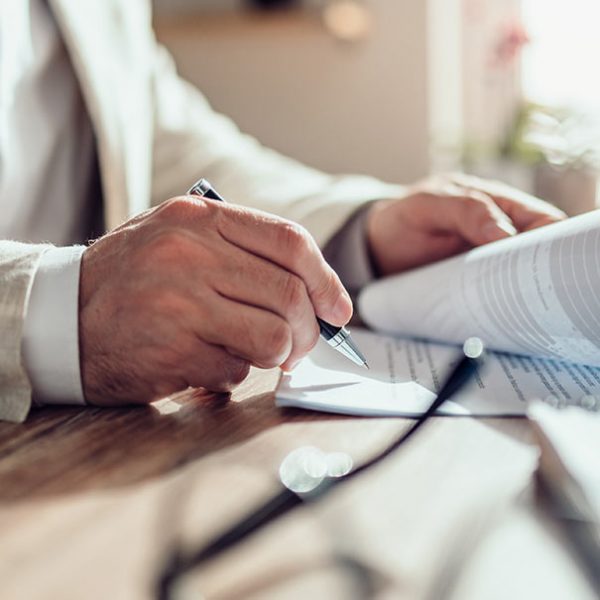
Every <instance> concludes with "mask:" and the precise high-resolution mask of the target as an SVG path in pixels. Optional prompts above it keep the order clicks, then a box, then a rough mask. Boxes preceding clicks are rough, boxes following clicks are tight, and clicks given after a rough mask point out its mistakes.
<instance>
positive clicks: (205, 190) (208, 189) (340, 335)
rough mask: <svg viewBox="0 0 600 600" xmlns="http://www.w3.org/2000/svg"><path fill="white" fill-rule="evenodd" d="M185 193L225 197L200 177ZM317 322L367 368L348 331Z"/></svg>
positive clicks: (337, 345)
mask: <svg viewBox="0 0 600 600" xmlns="http://www.w3.org/2000/svg"><path fill="white" fill-rule="evenodd" d="M187 193H188V195H190V196H200V197H202V198H208V199H210V200H217V201H218V202H225V199H224V198H223V197H221V196H220V195H219V194H218V193H217V191H216V190H215V189H214V188H213V186H212V185H211V184H210V183H209V182H208V181H206V179H200V180H199V181H197V182H196V183H195V184H194V185H193V186H192V187H191V188H190V189H189V190H188V192H187ZM317 323H318V324H319V330H320V332H321V337H322V338H323V339H324V340H325V341H326V342H327V343H328V344H329V345H330V346H331V347H332V348H334V349H335V350H337V351H338V352H339V353H340V354H343V355H344V356H345V357H346V358H349V359H350V360H351V361H352V362H354V363H356V364H357V365H360V366H361V367H366V368H367V369H368V368H369V365H368V364H367V361H366V359H365V357H364V356H363V354H362V352H361V351H360V350H359V349H358V346H357V345H356V344H355V343H354V341H353V340H352V338H351V337H350V332H349V331H348V330H347V329H346V328H345V327H335V326H334V325H330V324H329V323H327V321H323V319H319V317H317Z"/></svg>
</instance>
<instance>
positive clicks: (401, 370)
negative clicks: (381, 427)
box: [277, 211, 600, 416]
mask: <svg viewBox="0 0 600 600" xmlns="http://www.w3.org/2000/svg"><path fill="white" fill-rule="evenodd" d="M358 308H359V312H360V315H361V317H362V319H363V320H364V321H365V323H366V324H367V325H368V326H369V327H370V328H371V329H373V330H376V331H378V332H379V334H375V333H371V332H368V331H366V330H365V331H355V330H353V332H352V333H353V337H355V341H356V342H357V343H358V345H359V347H360V348H361V350H362V351H363V353H364V354H365V356H366V357H367V360H368V361H369V364H370V365H371V367H372V370H371V372H370V373H369V372H366V371H363V370H361V369H360V368H358V367H354V366H353V365H351V364H349V362H348V361H347V360H344V358H343V357H339V356H336V354H337V353H335V352H334V351H332V350H331V349H329V348H326V347H325V346H324V345H323V346H319V347H317V348H316V349H315V351H314V352H313V353H312V354H311V355H310V356H309V357H308V358H307V359H306V360H305V361H304V362H303V363H301V365H300V366H299V367H298V368H297V370H296V371H295V372H294V373H292V374H290V375H285V376H284V377H283V379H282V382H281V385H280V388H279V390H278V392H277V398H278V403H279V404H280V405H281V406H290V405H294V406H302V407H306V408H314V409H318V410H328V411H334V412H342V413H349V414H365V415H367V414H368V415H418V414H419V413H421V412H422V411H423V410H424V408H425V407H426V406H427V405H428V403H429V402H430V401H431V400H432V398H433V396H434V394H435V393H436V391H437V390H438V389H439V386H440V384H441V383H442V382H443V380H444V377H445V376H446V375H447V374H448V373H449V371H450V369H451V368H452V365H453V364H454V363H455V362H456V360H458V358H459V357H460V354H459V353H460V346H461V345H462V344H463V342H464V341H465V340H466V339H467V338H469V337H471V336H477V337H479V338H481V339H482V340H483V342H484V344H485V345H486V347H487V348H488V349H491V350H494V351H495V352H491V353H490V354H489V356H488V358H487V360H486V365H485V369H482V370H481V372H480V374H479V377H478V378H477V380H476V381H474V382H473V383H472V384H471V385H470V387H469V388H468V389H466V390H465V391H464V392H461V393H460V395H459V397H458V398H457V399H456V401H455V402H449V403H447V404H446V405H445V406H443V407H442V408H441V410H440V413H442V414H471V415H487V416H492V415H496V416H497V415H523V414H525V413H526V407H527V402H528V401H530V400H533V399H538V400H542V401H545V402H547V403H549V404H553V405H559V406H560V405H578V404H579V405H581V406H584V407H587V408H588V410H598V402H600V400H599V399H600V369H599V368H598V367H600V211H594V212H592V213H587V214H585V215H581V216H578V217H574V218H572V219H569V220H567V221H564V222H561V223H556V224H553V225H549V226H547V227H543V228H541V229H536V230H534V231H531V232H527V233H524V234H521V235H518V236H516V237H513V238H509V239H506V240H501V241H499V242H495V243H492V244H488V245H486V246H482V247H479V248H476V249H473V250H471V251H469V252H467V253H465V254H462V255H460V256H457V257H454V258H451V259H448V260H445V261H441V262H439V263H435V264H433V265H430V266H428V267H424V268H420V269H415V270H414V271H411V272H408V273H406V274H401V275H398V276H394V277H390V278H388V279H383V280H380V281H377V282H375V283H373V284H371V285H370V286H368V287H367V288H366V289H365V290H364V291H363V293H362V294H361V296H360V298H359V303H358ZM381 334H385V335H381Z"/></svg>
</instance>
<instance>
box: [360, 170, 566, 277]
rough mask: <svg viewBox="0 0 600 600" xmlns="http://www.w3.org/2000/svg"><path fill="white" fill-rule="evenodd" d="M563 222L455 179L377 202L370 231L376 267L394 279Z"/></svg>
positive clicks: (476, 182) (483, 184)
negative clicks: (412, 270)
mask: <svg viewBox="0 0 600 600" xmlns="http://www.w3.org/2000/svg"><path fill="white" fill-rule="evenodd" d="M564 218H565V214H564V213H563V212H562V211H560V210H559V209H557V208H555V207H554V206H552V205H550V204H548V203H547V202H544V201H543V200H540V199H538V198H535V197H533V196H530V195H529V194H526V193H524V192H520V191H518V190H516V189H514V188H511V187H510V186H508V185H505V184H502V183H499V182H492V181H484V180H482V179H479V178H477V177H471V176H467V175H454V176H443V177H436V178H432V179H428V180H426V181H424V182H422V183H419V184H417V185H415V186H414V187H413V188H411V189H410V190H409V192H408V194H407V195H406V196H405V197H404V198H400V199H397V200H386V201H380V202H376V203H375V204H374V205H373V207H372V208H371V211H370V214H369V216H368V225H367V227H368V239H369V244H370V250H371V254H372V257H373V260H374V262H375V266H376V268H377V269H378V270H379V273H380V274H381V275H390V274H392V273H399V272H401V271H405V270H407V269H412V268H414V267H418V266H421V265H425V264H428V263H430V262H434V261H436V260H440V259H442V258H446V257H449V256H452V255H454V254H458V253H459V252H463V251H465V250H468V249H469V248H472V247H474V246H479V245H481V244H485V243H488V242H493V241H496V240H500V239H502V238H505V237H509V236H511V235H515V234H516V233H519V232H522V231H528V230H530V229H535V228H536V227H541V226H542V225H548V224H549V223H554V222H556V221H560V220H561V219H564Z"/></svg>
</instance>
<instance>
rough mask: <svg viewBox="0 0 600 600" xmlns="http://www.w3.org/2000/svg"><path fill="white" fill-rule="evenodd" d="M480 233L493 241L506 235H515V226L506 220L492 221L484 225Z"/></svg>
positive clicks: (489, 240)
mask: <svg viewBox="0 0 600 600" xmlns="http://www.w3.org/2000/svg"><path fill="white" fill-rule="evenodd" d="M481 233H482V234H483V237H484V238H485V240H486V241H488V242H495V241H496V240H501V239H504V238H506V237H511V236H513V235H517V230H516V229H515V226H514V225H513V224H512V223H510V222H508V221H494V222H493V223H488V224H487V225H484V227H483V229H482V231H481Z"/></svg>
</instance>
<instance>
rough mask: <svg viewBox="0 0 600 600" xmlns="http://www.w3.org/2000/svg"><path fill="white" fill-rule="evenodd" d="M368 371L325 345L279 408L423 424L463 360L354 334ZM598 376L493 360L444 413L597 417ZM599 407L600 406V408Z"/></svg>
mask: <svg viewBox="0 0 600 600" xmlns="http://www.w3.org/2000/svg"><path fill="white" fill-rule="evenodd" d="M352 338H353V339H354V341H355V342H356V343H357V344H358V345H359V347H360V348H361V350H362V351H363V352H364V354H365V355H366V356H367V357H368V360H369V365H370V367H371V368H370V370H368V371H367V370H366V369H363V368H361V367H359V366H356V365H354V364H352V363H351V362H350V361H349V360H347V359H346V358H344V357H343V356H342V355H340V354H339V353H338V352H336V351H335V350H334V349H333V348H331V347H330V346H328V345H327V344H326V343H325V342H323V341H322V340H321V341H319V344H318V345H317V347H316V348H315V349H314V350H313V351H312V352H311V354H310V355H309V356H308V357H306V358H305V359H304V360H303V361H302V362H301V363H300V365H299V366H298V367H297V368H296V369H295V370H294V371H292V372H291V373H287V374H284V375H283V376H282V379H281V382H280V384H279V387H278V389H277V392H276V398H277V405H278V406H288V407H289V406H294V407H298V408H306V409H312V410H320V411H325V412H334V413H341V414H349V415H365V416H418V415H420V414H421V413H422V412H423V411H424V410H425V409H426V408H427V407H428V406H429V404H431V401H432V400H433V399H434V398H435V395H436V394H437V392H438V391H439V389H440V387H441V385H442V384H443V382H444V379H445V378H446V376H447V375H449V373H450V371H451V370H452V368H453V367H454V366H455V365H456V363H457V361H458V360H460V359H461V358H462V350H461V348H460V347H455V346H451V345H448V344H439V343H434V342H430V341H426V340H423V339H414V338H403V337H397V336H390V335H383V334H378V333H374V332H372V331H367V330H365V329H353V330H352ZM596 396H597V397H598V398H600V368H597V367H590V366H582V365H573V364H569V363H564V362H561V361H557V360H554V359H542V358H534V357H526V356H519V355H512V354H506V353H497V352H491V353H489V354H488V355H487V356H486V358H485V361H484V363H483V365H482V367H481V369H479V371H478V373H477V375H476V377H475V378H474V380H473V382H472V383H471V384H469V385H468V386H467V387H466V388H465V389H464V390H463V391H461V392H460V394H458V395H457V397H456V398H455V399H453V400H451V401H448V402H446V403H445V404H443V405H442V407H441V408H440V409H439V411H438V414H443V415H472V416H488V417H491V416H521V415H525V414H526V412H527V406H528V402H529V401H530V400H541V401H543V402H546V403H548V404H550V405H553V406H566V405H574V406H582V407H584V408H586V409H587V410H598V408H599V406H598V405H597V404H596ZM599 404H600V403H599Z"/></svg>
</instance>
